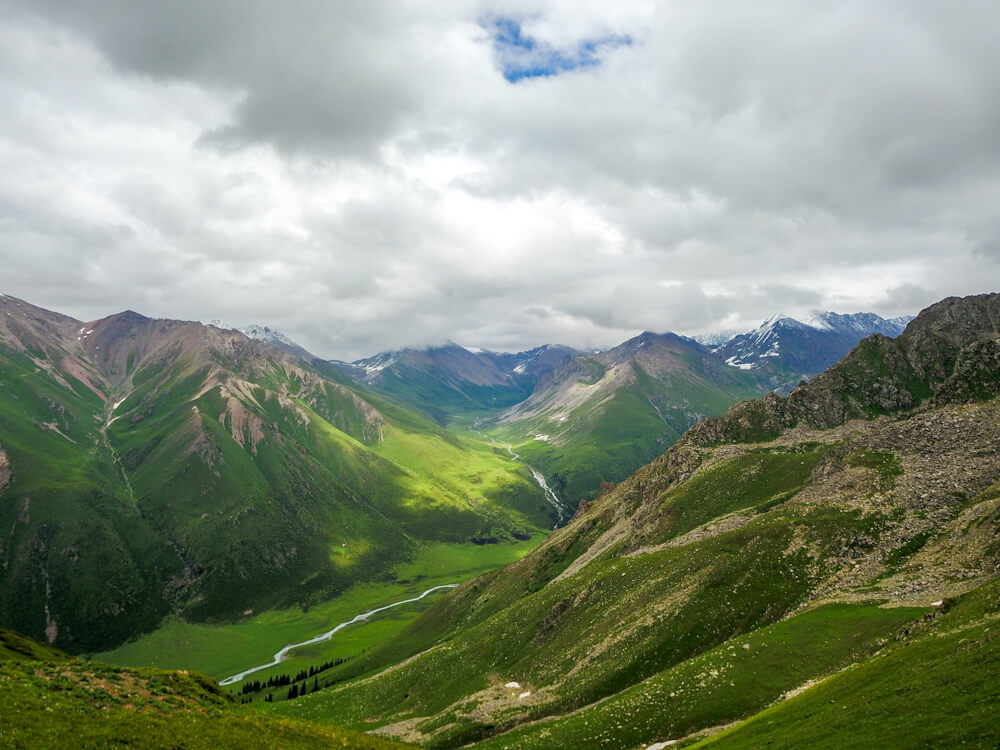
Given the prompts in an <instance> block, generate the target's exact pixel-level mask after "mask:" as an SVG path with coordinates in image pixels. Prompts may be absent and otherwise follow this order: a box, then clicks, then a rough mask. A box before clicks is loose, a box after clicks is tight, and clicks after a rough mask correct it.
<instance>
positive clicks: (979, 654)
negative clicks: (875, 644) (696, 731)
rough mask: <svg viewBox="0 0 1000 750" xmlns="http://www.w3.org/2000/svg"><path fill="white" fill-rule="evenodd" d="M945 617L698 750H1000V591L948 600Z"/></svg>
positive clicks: (909, 632) (902, 635) (994, 586)
mask: <svg viewBox="0 0 1000 750" xmlns="http://www.w3.org/2000/svg"><path fill="white" fill-rule="evenodd" d="M937 614H938V616H936V617H935V618H934V619H933V620H930V621H924V622H921V623H920V624H919V625H917V626H915V627H914V628H912V629H908V630H906V631H904V632H903V633H900V634H899V635H898V636H897V638H896V639H894V640H893V641H892V642H891V643H890V644H889V645H888V647H887V648H885V649H884V650H882V651H880V652H879V653H878V654H877V655H875V656H873V657H871V658H869V659H866V660H864V661H862V662H861V663H859V664H857V665H856V666H854V667H853V668H851V669H847V670H845V671H842V672H839V673H837V674H835V675H833V676H832V677H830V678H829V679H827V680H825V681H823V682H821V683H819V684H818V685H815V686H813V687H811V688H809V689H808V690H805V691H803V692H802V693H801V694H799V695H797V696H795V697H793V698H790V699H789V700H786V701H783V702H781V703H778V704H777V705H775V706H773V707H772V708H769V709H767V710H765V711H762V712H761V713H759V714H757V715H755V716H754V717H753V718H751V719H750V720H748V721H746V722H744V723H742V724H740V725H738V726H736V727H734V728H733V729H731V730H729V731H727V732H724V733H722V734H719V735H717V736H715V737H712V738H710V739H708V740H706V741H704V742H703V743H700V744H698V745H697V747H710V748H713V750H714V749H715V748H719V749H720V750H721V749H722V748H761V747H772V748H797V747H816V748H843V747H883V748H908V747H957V746H966V747H984V748H985V747H989V748H992V747H996V746H997V745H998V744H1000V724H998V722H997V711H998V710H1000V682H998V680H997V679H996V676H997V674H998V670H1000V630H998V628H997V625H998V623H1000V585H997V584H996V583H995V582H994V583H991V584H988V585H986V586H983V587H982V588H980V589H978V590H976V591H974V592H972V593H970V594H967V595H966V596H963V597H960V598H958V599H956V600H954V601H950V600H949V601H947V602H945V606H944V607H942V608H941V609H939V610H938V613H937Z"/></svg>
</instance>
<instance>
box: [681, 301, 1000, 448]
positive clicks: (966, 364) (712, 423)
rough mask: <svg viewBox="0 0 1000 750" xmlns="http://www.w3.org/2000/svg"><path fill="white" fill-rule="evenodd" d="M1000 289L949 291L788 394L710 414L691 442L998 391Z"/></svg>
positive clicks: (738, 438)
mask: <svg viewBox="0 0 1000 750" xmlns="http://www.w3.org/2000/svg"><path fill="white" fill-rule="evenodd" d="M998 365H1000V294H985V295H979V296H975V297H966V298H957V297H950V298H948V299H945V300H942V301H941V302H938V303H937V304H935V305H932V306H931V307H929V308H927V309H926V310H924V311H923V312H921V313H920V315H918V316H917V317H916V318H915V319H914V320H913V321H912V322H911V323H910V324H909V325H908V326H907V327H906V330H905V331H904V332H903V333H902V334H901V335H900V336H899V338H896V339H890V338H888V337H886V336H882V335H880V334H875V335H873V336H869V337H868V338H866V339H864V340H863V341H862V342H861V343H860V344H859V345H858V346H857V347H856V348H855V349H853V350H852V351H851V353H850V354H848V355H847V356H846V357H845V358H844V359H843V360H841V361H840V362H839V363H838V364H836V365H834V366H833V367H831V368H830V369H829V370H827V371H826V372H825V373H823V374H822V375H820V376H818V377H817V378H816V379H815V380H813V381H812V382H810V383H803V384H800V385H799V386H798V387H797V388H795V389H794V390H793V391H792V392H791V393H790V394H789V395H788V397H787V398H781V397H780V396H777V395H775V394H769V395H768V396H765V397H764V398H763V399H758V400H754V401H744V402H741V403H739V404H736V405H735V406H733V407H732V408H731V409H730V410H729V412H728V413H727V414H726V416H724V417H719V418H716V419H707V420H704V421H703V422H701V423H700V424H698V425H696V426H695V427H694V428H693V429H691V430H690V431H689V432H688V433H687V436H686V437H685V439H686V440H688V441H690V442H692V443H694V444H696V445H716V444H719V443H722V442H755V441H761V440H770V439H772V438H774V437H777V436H778V435H779V434H780V433H781V432H782V430H784V429H787V428H789V427H793V426H795V425H799V424H801V425H803V426H806V427H810V428H818V429H823V428H828V427H836V426H837V425H841V424H844V423H845V422H847V421H848V420H850V419H856V418H862V419H870V418H872V417H875V416H878V415H881V414H893V413H897V412H901V411H907V410H911V409H914V408H916V407H919V406H921V405H922V404H925V403H934V404H942V403H954V402H961V401H966V402H967V401H972V400H981V399H984V398H991V397H992V396H994V395H996V394H998V393H1000V375H998V374H997V373H998V372H1000V367H998Z"/></svg>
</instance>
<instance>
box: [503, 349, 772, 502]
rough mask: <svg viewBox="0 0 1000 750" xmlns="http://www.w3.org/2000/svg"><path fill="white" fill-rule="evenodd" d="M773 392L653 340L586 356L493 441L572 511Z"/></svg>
mask: <svg viewBox="0 0 1000 750" xmlns="http://www.w3.org/2000/svg"><path fill="white" fill-rule="evenodd" d="M763 391H764V388H763V386H762V385H761V384H760V383H759V382H758V380H757V379H756V378H755V376H754V375H753V374H751V373H748V372H745V371H742V370H739V369H737V368H732V367H728V366H727V365H725V364H724V363H723V362H722V360H721V359H720V358H719V357H717V356H715V355H713V354H712V353H711V352H710V351H709V350H708V349H707V348H705V347H704V346H702V345H701V344H699V343H697V342H696V341H693V340H691V339H686V338H683V337H680V336H676V335H674V334H663V335H658V334H652V333H644V334H642V335H641V336H638V337H636V338H634V339H631V340H629V341H626V342H625V343H624V344H621V345H620V346H618V347H615V348H614V349H610V350H608V351H606V352H601V353H599V354H589V355H579V356H577V357H575V358H574V359H572V360H571V361H569V362H568V363H567V364H566V365H565V366H564V367H563V368H561V369H560V370H557V371H555V372H554V373H553V374H552V375H551V376H550V377H549V378H546V379H543V380H542V381H541V382H540V383H539V385H538V387H537V388H536V389H535V391H534V393H533V394H532V395H531V397H530V398H528V399H527V400H526V401H524V402H522V403H520V404H518V405H516V406H514V407H512V408H511V409H509V410H508V411H507V412H505V413H504V414H503V415H501V417H500V418H499V420H498V425H497V426H496V427H495V428H494V429H491V430H490V431H489V432H490V434H491V435H493V436H494V437H495V438H496V439H497V440H500V441H502V442H504V443H510V444H512V445H513V446H514V450H515V451H516V452H518V453H519V454H520V455H521V456H522V457H523V458H524V460H525V461H526V462H527V463H528V464H530V465H531V466H534V467H535V468H537V469H538V470H539V471H541V472H542V473H543V474H544V475H545V477H546V479H547V481H548V483H549V485H550V486H551V487H552V488H553V490H554V491H555V492H556V494H557V495H558V496H559V497H560V498H562V499H563V500H564V501H566V502H567V503H569V504H570V505H571V506H572V507H576V504H577V503H578V502H579V501H580V499H587V500H590V499H593V497H594V496H595V495H596V494H597V492H598V491H599V489H600V487H601V484H602V483H603V482H619V481H621V480H622V479H624V478H625V477H627V476H628V475H629V474H631V473H632V472H633V471H635V470H636V469H637V468H638V467H640V466H642V465H643V464H645V463H647V462H649V461H650V460H652V459H653V458H654V457H655V456H658V455H659V454H660V453H662V452H663V451H665V450H666V449H667V448H669V447H670V446H671V445H673V444H674V443H675V442H676V441H677V439H678V438H680V436H681V434H682V433H683V432H684V431H685V430H686V429H687V428H689V427H690V426H691V425H693V424H694V423H695V422H697V421H698V420H700V419H702V418H704V417H706V416H710V415H713V416H714V415H719V414H723V413H725V411H726V409H728V408H729V406H731V405H732V404H734V403H735V402H737V401H739V400H740V399H744V398H747V397H750V396H756V395H759V394H761V393H762V392H763Z"/></svg>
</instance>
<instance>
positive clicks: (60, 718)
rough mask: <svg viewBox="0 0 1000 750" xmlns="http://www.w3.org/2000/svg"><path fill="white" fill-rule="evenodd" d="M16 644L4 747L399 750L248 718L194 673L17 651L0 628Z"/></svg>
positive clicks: (6, 690)
mask: <svg viewBox="0 0 1000 750" xmlns="http://www.w3.org/2000/svg"><path fill="white" fill-rule="evenodd" d="M15 641H16V642H18V643H17V645H16V648H17V649H18V652H17V653H15V654H14V655H13V656H11V655H8V654H7V653H6V652H5V651H4V650H0V701H2V703H3V707H4V710H3V711H2V712H0V745H3V747H5V748H25V749H26V750H27V749H28V748H39V747H78V748H104V747H113V746H114V747H118V746H126V745H131V746H136V747H149V748H177V747H184V748H192V749H193V748H218V747H239V748H274V747H282V748H329V747H342V748H356V749H357V750H362V749H364V750H383V749H384V750H390V749H391V748H401V747H403V745H400V744H398V743H395V742H392V741H389V740H385V739H380V738H377V737H370V736H367V735H363V734H360V733H358V732H352V731H350V730H345V729H339V728H334V727H329V726H317V725H310V724H308V723H306V722H301V721H295V720H288V719H281V718H277V717H265V716H262V715H260V714H259V713H253V712H250V711H248V710H246V709H245V708H241V707H240V706H238V705H236V704H235V703H234V701H233V699H232V698H231V697H230V696H229V694H228V693H227V692H225V691H223V690H220V689H219V687H218V685H216V684H215V683H214V682H212V681H211V680H208V679H207V678H205V677H203V676H202V675H199V674H198V673H196V672H161V671H158V670H153V669H138V670H134V669H121V668H118V667H109V666H107V665H103V664H97V663H92V662H81V661H75V660H71V659H68V658H66V657H65V656H64V655H61V654H59V652H55V651H51V650H48V649H46V648H45V647H44V646H42V645H40V644H34V645H32V646H24V643H25V642H26V641H27V639H24V638H21V637H19V636H17V635H16V634H11V633H10V632H9V631H0V642H3V643H4V644H5V646H8V645H9V644H10V643H11V642H15ZM29 643H30V642H29ZM23 652H30V654H28V653H23ZM29 656H30V659H29V658H28V657H29Z"/></svg>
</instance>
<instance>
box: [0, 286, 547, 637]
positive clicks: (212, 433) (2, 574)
mask: <svg viewBox="0 0 1000 750" xmlns="http://www.w3.org/2000/svg"><path fill="white" fill-rule="evenodd" d="M554 520H555V516H554V515H553V511H552V509H551V508H550V506H549V505H548V504H547V503H546V501H545V497H544V495H543V493H542V491H541V490H540V489H539V487H538V486H537V484H536V483H535V482H534V480H533V478H532V476H531V474H530V472H529V471H528V469H527V468H525V467H523V466H519V465H518V464H516V463H515V462H513V461H511V460H510V458H509V456H507V455H501V452H500V451H499V450H497V449H495V448H493V447H491V446H489V445H487V444H485V443H484V442H482V441H477V440H472V439H470V438H469V437H465V436H463V435H458V434H455V433H453V432H450V431H448V430H445V429H443V428H441V427H440V426H439V425H437V424H435V423H433V422H431V421H430V420H428V419H426V418H425V417H422V416H420V415H417V414H415V413H413V412H411V411H407V410H406V409H403V408H401V407H399V406H398V405H396V404H394V403H392V402H390V401H387V400H386V399H383V398H381V397H379V396H377V394H373V393H371V392H369V391H366V390H364V389H363V388H361V387H359V386H358V385H357V384H356V383H354V382H352V381H351V380H350V379H349V378H347V377H345V376H344V375H343V374H342V373H341V372H340V371H339V370H338V369H336V368H334V367H332V366H330V365H327V364H326V363H323V362H318V363H316V362H309V361H306V360H303V359H301V358H299V357H296V356H294V355H292V354H289V353H288V352H286V351H283V350H281V349H277V348H275V347H273V346H270V345H269V344H266V343H263V342H260V341H255V340H252V339H249V338H247V337H246V336H244V335H243V334H242V333H239V332H237V331H234V330H223V329H219V328H215V327H211V326H204V325H201V324H199V323H193V322H186V321H177V320H155V319H150V318H146V317H144V316H142V315H139V314H137V313H134V312H124V313H120V314H117V315H112V316H110V317H107V318H103V319H101V320H98V321H92V322H87V323H85V322H81V321H78V320H74V319H73V318H70V317H67V316H65V315H60V314H58V313H54V312H50V311H47V310H43V309H41V308H38V307H34V306H32V305H30V304H28V303H27V302H24V301H22V300H18V299H15V298H13V297H9V296H3V297H0V527H2V528H3V529H5V530H9V531H5V533H4V534H3V535H2V536H0V623H2V624H3V625H5V626H11V627H13V628H15V629H17V630H19V631H21V632H24V633H27V634H29V635H31V636H33V637H38V638H42V637H44V638H46V640H47V641H48V642H50V643H54V644H56V645H57V646H60V647H61V648H63V649H66V650H71V651H76V652H79V651H98V650H102V649H106V648H109V647H111V646H113V645H115V644H117V643H120V642H122V641H124V640H126V639H129V638H132V637H134V636H135V635H136V634H138V633H141V632H144V631H148V630H151V629H154V628H156V627H157V626H158V625H159V624H160V623H161V622H162V620H163V619H164V618H165V617H166V616H167V615H169V614H172V613H173V614H179V615H182V616H183V617H184V618H186V619H188V620H194V621H219V620H232V619H233V618H237V617H241V616H243V615H245V614H246V613H247V612H250V611H260V610H265V609H268V608H271V607H278V606H285V607H287V606H293V605H306V606H307V605H308V604H309V603H310V602H315V601H318V600H322V599H324V598H329V597H331V596H333V595H335V594H337V593H338V592H341V591H343V590H345V589H346V588H347V587H349V586H351V585H353V584H354V583H356V582H358V581H362V580H375V579H380V578H381V579H383V580H384V579H386V578H391V577H392V575H393V574H392V569H393V567H394V566H395V565H397V564H399V563H401V562H403V561H405V560H408V559H410V558H411V557H412V556H413V555H414V554H415V553H416V551H418V550H420V549H423V548H425V547H426V546H427V545H428V544H442V543H462V542H466V543H468V542H469V541H470V540H472V539H480V538H490V539H493V538H498V539H500V538H504V537H507V538H510V537H511V535H512V534H521V535H522V536H523V535H524V534H525V533H529V532H531V531H533V530H538V529H544V528H547V527H550V526H551V524H552V523H553V521H554ZM470 546H471V545H470Z"/></svg>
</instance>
